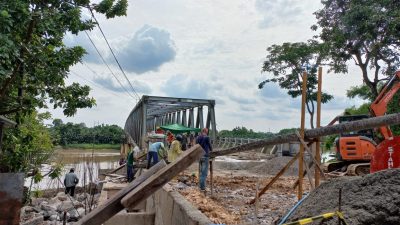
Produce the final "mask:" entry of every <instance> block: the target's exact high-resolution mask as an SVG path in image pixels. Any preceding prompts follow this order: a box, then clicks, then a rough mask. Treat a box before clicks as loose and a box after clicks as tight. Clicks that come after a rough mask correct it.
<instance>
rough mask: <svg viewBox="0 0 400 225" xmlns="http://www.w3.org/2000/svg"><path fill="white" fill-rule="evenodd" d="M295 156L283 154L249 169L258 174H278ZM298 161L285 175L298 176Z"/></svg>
mask: <svg viewBox="0 0 400 225" xmlns="http://www.w3.org/2000/svg"><path fill="white" fill-rule="evenodd" d="M292 158H293V157H289V156H282V157H275V158H272V159H270V160H267V161H265V162H263V163H262V164H261V165H257V166H254V167H253V168H251V169H249V171H250V172H253V173H256V174H269V175H275V174H277V173H278V172H279V171H280V170H281V169H282V168H283V167H284V166H285V165H286V164H287V163H288V162H289V161H290V160H291V159H292ZM297 164H298V162H297V161H296V162H294V164H293V165H292V166H291V167H290V168H289V169H288V170H287V171H286V172H285V175H288V176H296V175H298V169H297V167H298V165H297Z"/></svg>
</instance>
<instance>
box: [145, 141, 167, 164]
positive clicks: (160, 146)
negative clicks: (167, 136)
mask: <svg viewBox="0 0 400 225" xmlns="http://www.w3.org/2000/svg"><path fill="white" fill-rule="evenodd" d="M161 151H163V152H164V151H165V148H164V143H162V142H160V141H159V142H154V143H153V144H151V145H150V147H149V152H148V153H147V169H149V168H150V165H152V164H153V165H154V164H156V163H158V154H159V152H161ZM151 162H153V163H151Z"/></svg>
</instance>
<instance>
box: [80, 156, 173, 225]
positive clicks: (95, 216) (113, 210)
mask: <svg viewBox="0 0 400 225" xmlns="http://www.w3.org/2000/svg"><path fill="white" fill-rule="evenodd" d="M166 165H167V164H166V163H165V162H164V160H162V161H161V162H159V163H157V164H156V165H154V166H152V167H151V168H150V169H149V170H147V171H146V172H144V173H143V174H142V175H141V176H139V177H138V178H136V179H135V180H133V182H132V183H129V184H128V186H126V187H125V188H123V189H122V190H120V191H119V192H117V193H116V194H115V195H114V196H113V197H112V198H110V199H108V200H107V202H105V203H104V204H102V205H100V206H98V207H97V208H96V209H94V210H93V211H92V212H90V213H89V214H87V215H86V216H84V217H83V218H82V219H80V220H79V221H78V223H77V224H79V225H83V224H85V225H92V224H93V225H95V224H102V223H104V222H105V221H107V220H108V219H109V218H111V217H112V216H114V215H115V214H117V213H118V212H119V211H121V210H122V209H124V206H123V205H122V204H121V199H122V198H123V197H124V196H125V195H126V194H128V193H129V192H131V191H132V190H134V189H135V188H136V187H137V186H139V185H140V184H141V183H143V182H144V181H145V180H147V179H148V178H149V177H150V176H152V175H153V174H155V173H156V172H157V171H159V170H161V169H162V168H164V167H165V166H166Z"/></svg>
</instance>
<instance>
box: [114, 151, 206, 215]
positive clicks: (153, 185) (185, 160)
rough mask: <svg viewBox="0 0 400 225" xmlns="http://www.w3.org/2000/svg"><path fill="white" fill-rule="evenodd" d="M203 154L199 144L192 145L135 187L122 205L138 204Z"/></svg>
mask: <svg viewBox="0 0 400 225" xmlns="http://www.w3.org/2000/svg"><path fill="white" fill-rule="evenodd" d="M203 154H204V150H203V148H202V147H201V146H200V145H198V144H197V145H195V146H193V147H191V148H190V149H189V150H186V151H184V152H183V153H182V154H181V155H180V156H179V158H177V159H176V160H175V161H174V162H172V163H170V164H169V165H168V166H166V167H165V168H163V169H162V170H160V171H158V172H157V173H156V174H154V175H153V176H151V177H150V178H149V179H148V180H146V181H145V182H143V183H142V184H141V185H140V186H139V187H137V188H135V189H134V190H133V191H131V192H130V193H129V194H127V195H126V196H125V197H123V198H122V200H121V203H122V205H124V206H125V207H126V208H130V207H134V206H136V205H137V204H139V203H140V202H141V201H142V200H143V199H146V198H148V197H149V196H150V195H151V194H153V193H154V192H156V191H157V190H158V189H160V188H161V187H162V186H163V185H164V184H166V183H167V182H168V181H170V180H171V179H172V178H173V177H175V176H176V175H178V174H179V173H180V172H182V171H183V170H185V169H186V168H187V167H188V166H190V165H191V164H192V163H193V162H195V161H196V160H198V159H199V158H200V157H201V156H202V155H203Z"/></svg>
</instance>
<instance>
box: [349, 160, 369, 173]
mask: <svg viewBox="0 0 400 225" xmlns="http://www.w3.org/2000/svg"><path fill="white" fill-rule="evenodd" d="M369 171H370V164H369V163H354V164H350V165H348V166H347V175H349V176H363V175H367V174H369V173H370V172H369Z"/></svg>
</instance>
